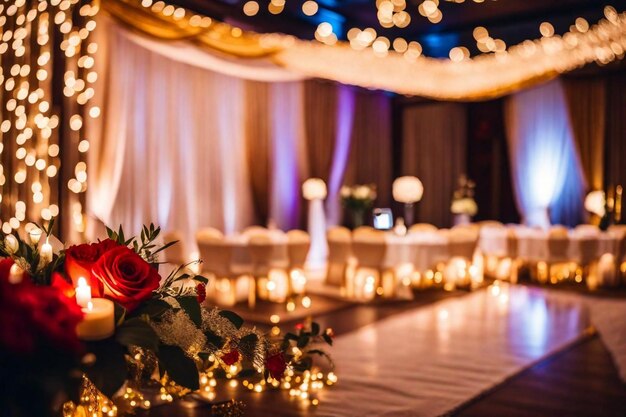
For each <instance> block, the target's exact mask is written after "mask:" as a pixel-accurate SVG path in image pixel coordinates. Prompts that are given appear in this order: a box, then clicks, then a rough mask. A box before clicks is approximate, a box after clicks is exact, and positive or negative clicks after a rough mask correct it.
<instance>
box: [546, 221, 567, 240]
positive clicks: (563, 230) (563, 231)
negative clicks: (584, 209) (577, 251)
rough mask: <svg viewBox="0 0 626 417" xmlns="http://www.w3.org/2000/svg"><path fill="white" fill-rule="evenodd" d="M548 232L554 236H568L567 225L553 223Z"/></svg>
mask: <svg viewBox="0 0 626 417" xmlns="http://www.w3.org/2000/svg"><path fill="white" fill-rule="evenodd" d="M548 234H549V236H552V237H567V236H568V234H567V227H565V226H563V225H560V224H555V225H552V226H550V229H548Z"/></svg>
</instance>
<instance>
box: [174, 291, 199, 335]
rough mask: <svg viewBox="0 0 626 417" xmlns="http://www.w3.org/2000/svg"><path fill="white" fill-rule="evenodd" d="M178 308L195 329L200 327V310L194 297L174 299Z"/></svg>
mask: <svg viewBox="0 0 626 417" xmlns="http://www.w3.org/2000/svg"><path fill="white" fill-rule="evenodd" d="M176 300H177V301H178V304H180V307H181V308H182V309H183V311H184V312H185V313H187V315H188V316H189V318H190V319H191V321H193V323H194V324H195V325H196V327H198V328H201V327H202V310H201V308H200V303H198V299H197V298H196V297H179V298H177V299H176Z"/></svg>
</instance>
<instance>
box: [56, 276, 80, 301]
mask: <svg viewBox="0 0 626 417" xmlns="http://www.w3.org/2000/svg"><path fill="white" fill-rule="evenodd" d="M50 286H51V287H53V288H57V289H58V290H59V291H61V292H62V293H63V295H65V296H66V297H67V298H74V297H76V288H75V287H74V286H72V284H70V283H69V282H67V281H66V280H65V278H63V275H61V274H59V273H58V272H53V273H52V281H51V282H50Z"/></svg>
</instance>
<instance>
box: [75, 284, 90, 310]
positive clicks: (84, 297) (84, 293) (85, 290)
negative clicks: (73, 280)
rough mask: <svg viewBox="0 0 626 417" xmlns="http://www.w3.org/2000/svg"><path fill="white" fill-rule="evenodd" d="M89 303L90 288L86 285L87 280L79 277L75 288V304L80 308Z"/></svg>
mask: <svg viewBox="0 0 626 417" xmlns="http://www.w3.org/2000/svg"><path fill="white" fill-rule="evenodd" d="M90 301H91V287H90V286H89V285H87V280H86V279H85V278H84V277H80V278H78V286H77V287H76V303H77V304H78V305H79V306H81V307H87V305H88V303H89V302H90Z"/></svg>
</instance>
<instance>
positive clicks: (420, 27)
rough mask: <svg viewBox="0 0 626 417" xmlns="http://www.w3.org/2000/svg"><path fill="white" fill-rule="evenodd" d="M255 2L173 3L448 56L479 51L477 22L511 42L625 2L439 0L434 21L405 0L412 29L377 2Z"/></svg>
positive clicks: (268, 26)
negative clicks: (380, 38)
mask: <svg viewBox="0 0 626 417" xmlns="http://www.w3.org/2000/svg"><path fill="white" fill-rule="evenodd" d="M257 1H258V3H259V5H260V10H259V13H258V14H257V15H256V16H253V17H248V16H246V15H244V13H243V11H242V9H243V4H244V3H245V2H246V0H172V1H171V3H174V4H177V5H180V6H183V7H186V8H188V9H191V10H194V11H196V12H200V13H203V14H206V15H208V16H211V17H214V18H218V19H220V20H225V21H228V22H230V23H234V24H236V25H238V26H241V27H243V28H248V29H253V30H256V31H259V32H283V33H289V34H292V35H296V36H298V37H300V38H305V39H311V38H312V37H313V34H314V32H315V28H316V27H317V25H318V24H319V23H320V22H323V21H328V22H330V23H331V24H332V25H333V28H334V30H335V32H336V33H337V34H338V35H339V37H340V38H345V36H346V32H347V31H348V30H349V29H350V28H352V27H358V28H360V29H364V28H366V27H373V28H374V29H376V31H377V32H378V33H379V34H380V35H384V36H387V37H389V38H390V39H393V38H396V37H399V36H401V37H403V38H405V39H407V40H417V41H419V42H420V43H421V44H422V46H423V48H424V53H425V54H426V55H429V56H434V57H443V56H447V55H448V51H449V50H450V48H451V47H453V46H457V45H461V46H466V47H468V48H469V49H470V51H472V53H477V52H478V50H477V49H476V45H475V41H474V40H473V38H472V30H473V29H474V28H475V27H476V26H484V27H486V28H487V29H488V30H489V33H490V35H491V36H493V37H495V38H500V39H503V40H504V41H505V42H506V43H507V45H513V44H516V43H519V42H521V41H523V40H525V39H529V38H530V39H534V38H538V37H540V36H541V35H540V33H539V25H540V24H541V23H542V22H544V21H547V22H550V23H552V24H553V25H554V27H555V29H556V33H564V32H565V31H567V30H568V28H569V26H570V25H572V24H573V23H574V21H575V20H576V18H578V17H584V18H585V19H587V20H588V21H589V22H590V23H592V22H596V21H598V20H599V19H601V18H602V17H603V9H604V6H606V5H612V6H613V7H615V8H616V9H617V10H618V11H619V12H622V11H625V10H626V0H484V1H483V2H482V3H475V2H474V1H472V0H466V1H465V2H463V3H452V2H449V1H445V0H440V5H439V8H440V10H441V12H442V14H443V19H442V21H441V22H440V23H437V24H433V23H431V22H430V21H428V19H426V18H425V17H423V16H421V15H420V14H419V13H418V11H417V8H418V5H419V4H420V3H421V2H422V0H407V1H406V3H407V8H406V11H407V12H409V13H410V14H411V23H410V24H409V25H408V27H406V28H404V29H398V28H395V29H384V28H382V27H381V26H380V25H379V23H378V20H377V17H376V0H317V3H318V4H319V11H318V13H317V14H316V15H314V16H312V17H309V16H306V15H305V14H304V13H303V12H302V9H301V7H302V3H304V1H305V0H286V3H285V9H284V11H283V12H282V13H280V14H278V15H273V14H271V13H269V11H268V9H267V6H268V4H269V2H270V0H257Z"/></svg>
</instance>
